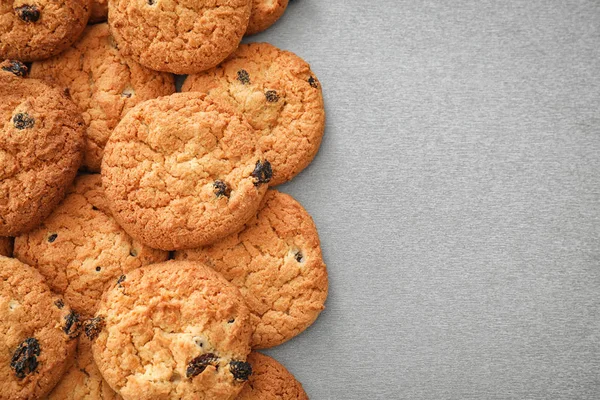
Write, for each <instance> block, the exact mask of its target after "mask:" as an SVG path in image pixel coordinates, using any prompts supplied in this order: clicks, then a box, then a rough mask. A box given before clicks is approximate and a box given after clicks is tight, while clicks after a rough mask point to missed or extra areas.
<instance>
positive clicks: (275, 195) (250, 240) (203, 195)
mask: <svg viewBox="0 0 600 400" xmlns="http://www.w3.org/2000/svg"><path fill="white" fill-rule="evenodd" d="M286 6H287V0H254V1H253V0H196V1H186V0H93V1H92V0H63V1H60V2H56V1H50V0H14V1H3V2H1V3H0V59H4V61H3V62H2V63H1V64H0V93H1V96H2V102H1V103H0V116H1V117H2V125H1V130H0V188H1V192H0V193H1V194H0V254H1V256H0V378H1V379H2V389H3V390H2V391H0V399H41V398H48V399H125V400H128V399H246V400H248V399H306V398H307V395H306V393H305V392H304V390H303V389H302V385H301V384H300V383H299V382H297V381H296V379H295V378H294V377H293V376H292V375H291V374H290V373H289V372H288V371H287V370H286V369H285V368H284V367H283V366H282V365H280V364H279V363H277V361H275V360H274V359H272V358H270V357H268V356H265V355H262V354H260V353H258V352H255V351H253V350H256V349H264V348H270V347H273V346H277V345H279V344H281V343H284V342H286V341H288V340H290V339H291V338H293V337H294V336H296V335H298V334H299V333H301V332H302V331H304V330H305V329H306V328H307V327H308V326H310V325H311V324H312V323H313V322H314V321H315V320H316V318H317V317H318V315H319V313H320V312H321V311H322V310H323V308H324V303H325V300H326V298H327V292H328V280H327V271H326V266H325V264H324V262H323V257H322V254H321V248H320V242H319V236H318V234H317V230H316V227H315V225H314V223H313V221H312V218H311V217H310V215H309V214H308V213H307V212H306V210H305V209H304V208H303V207H302V206H301V205H300V204H299V203H298V202H297V201H296V200H294V199H293V198H292V197H291V196H289V195H287V194H284V193H282V192H279V191H277V190H275V189H273V187H274V186H275V185H278V184H281V183H284V182H287V181H289V180H291V179H292V178H293V177H295V176H296V175H297V174H298V173H299V172H300V171H302V170H303V169H304V168H305V167H306V166H307V165H308V164H309V163H310V162H311V161H312V160H313V158H314V156H315V155H316V153H317V151H318V149H319V146H320V143H321V138H322V135H323V131H324V125H325V111H324V105H323V97H322V92H321V85H320V83H319V81H318V79H317V78H316V76H315V75H314V74H313V72H312V71H311V69H310V67H309V65H308V64H307V63H306V62H305V61H303V60H302V59H301V58H300V57H298V56H296V55H295V54H293V53H291V52H288V51H283V50H280V49H278V48H276V47H274V46H272V45H270V44H267V43H250V44H242V45H240V42H241V39H242V38H243V36H244V35H249V34H252V33H256V32H259V31H262V30H264V29H266V28H268V27H269V26H270V25H272V24H273V23H274V22H275V21H276V20H277V19H278V18H279V17H280V16H281V15H282V14H283V12H284V10H285V9H286ZM105 20H107V22H104V21H105ZM92 23H93V24H92ZM173 74H177V75H188V76H187V77H186V78H185V82H184V83H183V86H182V87H181V90H180V92H178V93H177V90H176V84H175V82H176V79H175V76H174V75H173Z"/></svg>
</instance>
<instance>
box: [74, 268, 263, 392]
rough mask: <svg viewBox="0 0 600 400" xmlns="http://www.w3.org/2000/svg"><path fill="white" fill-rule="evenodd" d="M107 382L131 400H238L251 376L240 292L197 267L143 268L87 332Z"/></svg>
mask: <svg viewBox="0 0 600 400" xmlns="http://www.w3.org/2000/svg"><path fill="white" fill-rule="evenodd" d="M85 332H86V335H88V337H89V338H90V339H92V340H93V345H92V348H93V353H94V359H95V360H96V364H97V365H98V368H99V369H100V371H101V372H102V375H103V376H104V379H106V381H107V382H108V383H109V384H110V386H111V387H112V388H113V389H114V390H115V391H117V392H118V393H119V394H120V395H121V396H122V397H123V398H124V399H126V400H128V399H140V400H142V399H158V398H160V399H195V400H208V399H233V398H235V396H236V395H237V394H238V393H239V392H240V390H241V389H242V387H243V385H244V383H245V382H246V380H247V379H248V377H249V376H250V374H251V372H252V369H251V367H250V365H249V364H248V363H246V357H247V356H248V354H249V353H250V335H251V333H252V328H251V325H250V317H249V311H248V308H247V307H246V305H245V304H244V301H243V299H242V297H241V295H240V292H239V290H238V289H237V288H236V287H234V286H233V285H231V284H229V282H227V281H226V280H225V279H224V278H223V277H222V276H220V275H219V274H217V273H216V272H214V271H213V270H211V269H210V268H208V267H206V266H204V265H202V264H201V263H194V262H177V261H169V262H166V263H162V264H155V265H152V266H147V267H142V268H140V269H137V270H135V271H133V272H132V273H130V274H128V275H127V276H126V277H125V278H123V279H121V280H119V282H118V283H116V284H115V285H114V286H113V288H112V289H110V290H108V291H107V292H105V293H104V295H103V297H102V303H101V305H100V309H99V310H98V313H97V314H96V317H95V318H94V319H93V320H91V321H89V323H88V325H87V326H86V327H85Z"/></svg>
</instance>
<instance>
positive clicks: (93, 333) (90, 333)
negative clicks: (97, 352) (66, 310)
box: [83, 317, 105, 340]
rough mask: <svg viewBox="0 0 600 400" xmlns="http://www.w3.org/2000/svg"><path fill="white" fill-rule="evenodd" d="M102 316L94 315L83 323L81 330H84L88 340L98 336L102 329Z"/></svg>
mask: <svg viewBox="0 0 600 400" xmlns="http://www.w3.org/2000/svg"><path fill="white" fill-rule="evenodd" d="M104 325H105V322H104V318H103V317H95V318H90V319H88V320H87V321H85V322H84V323H83V330H84V332H85V336H87V337H88V339H90V340H94V339H96V338H97V337H98V335H99V334H100V332H101V331H102V329H104Z"/></svg>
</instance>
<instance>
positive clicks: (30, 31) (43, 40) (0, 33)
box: [0, 0, 91, 61]
mask: <svg viewBox="0 0 600 400" xmlns="http://www.w3.org/2000/svg"><path fill="white" fill-rule="evenodd" d="M90 11H91V4H90V0H63V1H51V0H3V1H1V2H0V59H3V58H14V59H17V60H21V61H35V60H43V59H44V58H48V57H52V56H54V55H56V54H58V53H60V52H61V51H63V50H64V49H66V48H67V47H69V46H70V45H71V43H73V42H74V41H75V40H77V38H78V37H79V35H81V32H83V29H84V28H85V25H86V24H87V21H88V18H89V16H90Z"/></svg>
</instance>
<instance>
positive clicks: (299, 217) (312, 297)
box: [175, 190, 328, 348]
mask: <svg viewBox="0 0 600 400" xmlns="http://www.w3.org/2000/svg"><path fill="white" fill-rule="evenodd" d="M175 259H177V260H196V261H201V262H203V263H205V264H206V265H208V266H210V267H212V268H214V269H215V271H217V272H219V273H221V274H223V276H224V277H225V278H226V279H227V280H228V281H230V282H231V283H233V284H234V285H236V286H237V287H239V289H240V291H241V292H242V295H243V296H244V298H245V300H246V304H247V305H248V307H249V308H250V311H251V318H252V324H253V325H254V334H253V336H252V347H253V348H266V347H272V346H277V345H279V344H281V343H283V342H285V341H287V340H289V339H291V338H292V337H294V336H296V335H298V334H299V333H300V332H302V331H304V330H305V329H306V328H307V327H308V326H310V325H311V324H312V323H313V322H314V321H315V319H316V318H317V316H318V315H319V313H320V312H321V311H322V310H323V308H324V303H325V300H326V298H327V291H328V281H327V269H326V267H325V263H324V262H323V257H322V255H321V246H320V243H319V235H318V234H317V229H316V227H315V224H314V222H313V220H312V218H311V217H310V215H309V214H308V213H307V212H306V210H305V209H304V208H302V206H301V205H300V203H298V202H297V201H296V200H294V199H293V198H292V197H291V196H289V195H287V194H284V193H280V192H277V191H276V190H269V192H267V195H266V196H265V199H264V201H263V204H262V206H261V209H260V210H259V212H258V215H257V216H256V217H254V218H253V219H251V220H250V221H248V222H247V223H246V226H245V227H244V229H243V230H242V231H241V232H239V233H236V234H233V235H231V236H229V237H227V238H225V239H223V240H221V241H219V242H217V243H215V244H213V245H211V246H208V247H204V248H200V249H195V250H186V251H178V252H176V253H175Z"/></svg>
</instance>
